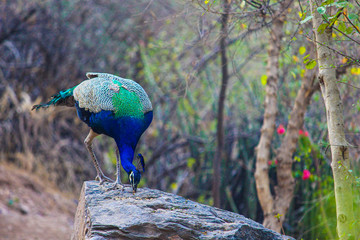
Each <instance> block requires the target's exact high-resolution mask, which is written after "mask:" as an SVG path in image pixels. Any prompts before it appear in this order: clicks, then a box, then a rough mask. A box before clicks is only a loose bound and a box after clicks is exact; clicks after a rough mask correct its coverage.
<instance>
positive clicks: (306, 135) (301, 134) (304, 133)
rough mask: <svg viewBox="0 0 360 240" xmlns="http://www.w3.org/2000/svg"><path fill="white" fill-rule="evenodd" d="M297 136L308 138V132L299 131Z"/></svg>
mask: <svg viewBox="0 0 360 240" xmlns="http://www.w3.org/2000/svg"><path fill="white" fill-rule="evenodd" d="M299 135H300V136H305V137H308V136H309V132H308V131H303V130H301V129H300V130H299Z"/></svg>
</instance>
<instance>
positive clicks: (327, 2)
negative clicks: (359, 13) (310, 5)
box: [321, 0, 334, 6]
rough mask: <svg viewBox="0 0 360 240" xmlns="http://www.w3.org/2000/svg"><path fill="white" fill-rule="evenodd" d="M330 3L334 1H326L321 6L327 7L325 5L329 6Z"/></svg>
mask: <svg viewBox="0 0 360 240" xmlns="http://www.w3.org/2000/svg"><path fill="white" fill-rule="evenodd" d="M332 3H334V0H326V1H324V2H323V3H322V4H321V6H327V5H330V4H332Z"/></svg>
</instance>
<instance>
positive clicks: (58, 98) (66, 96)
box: [31, 86, 76, 110]
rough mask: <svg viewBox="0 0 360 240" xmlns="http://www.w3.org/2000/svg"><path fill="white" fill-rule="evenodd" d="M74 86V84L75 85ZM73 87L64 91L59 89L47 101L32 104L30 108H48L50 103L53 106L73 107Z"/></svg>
mask: <svg viewBox="0 0 360 240" xmlns="http://www.w3.org/2000/svg"><path fill="white" fill-rule="evenodd" d="M75 87H76V86H75ZM75 87H72V88H70V89H67V90H65V91H60V92H59V93H58V94H55V95H53V96H52V97H51V98H52V99H51V100H50V101H48V102H47V103H41V104H38V105H34V106H33V107H32V109H31V110H34V109H35V110H38V109H39V108H48V107H49V106H51V105H54V106H69V107H73V106H74V105H75V100H74V97H73V91H74V89H75Z"/></svg>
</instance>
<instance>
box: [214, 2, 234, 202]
mask: <svg viewBox="0 0 360 240" xmlns="http://www.w3.org/2000/svg"><path fill="white" fill-rule="evenodd" d="M230 2H231V1H229V0H224V3H223V4H224V13H223V14H222V16H221V35H220V52H221V71H222V80H221V88H220V94H219V102H218V116H217V134H216V137H217V148H216V153H215V158H214V164H213V169H214V177H213V186H212V187H213V188H212V192H213V198H214V206H215V207H220V206H221V202H220V186H221V159H222V152H223V148H224V105H225V99H226V88H227V84H228V79H229V73H228V61H227V57H226V37H227V35H228V32H227V22H228V18H229V11H230Z"/></svg>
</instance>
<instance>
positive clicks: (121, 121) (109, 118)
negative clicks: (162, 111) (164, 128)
mask: <svg viewBox="0 0 360 240" xmlns="http://www.w3.org/2000/svg"><path fill="white" fill-rule="evenodd" d="M75 106H76V110H77V114H78V117H79V118H80V119H81V120H82V121H84V122H85V123H86V124H87V125H88V126H89V127H90V128H91V129H92V130H93V131H94V132H96V133H98V134H105V135H107V136H110V137H112V138H114V139H115V141H116V143H117V145H118V147H119V149H120V147H121V146H122V145H129V146H131V147H132V148H133V149H134V150H135V147H136V144H137V142H138V141H139V138H140V137H141V135H142V134H143V132H144V131H145V130H146V129H147V128H148V126H149V125H150V123H151V121H152V118H153V112H152V111H150V112H147V113H145V114H144V116H143V117H140V118H139V117H132V116H124V117H119V118H116V117H115V115H114V113H113V112H112V111H104V110H103V111H100V112H98V113H92V112H90V111H88V110H85V109H84V108H80V107H79V104H78V103H77V102H76V103H75Z"/></svg>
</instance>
